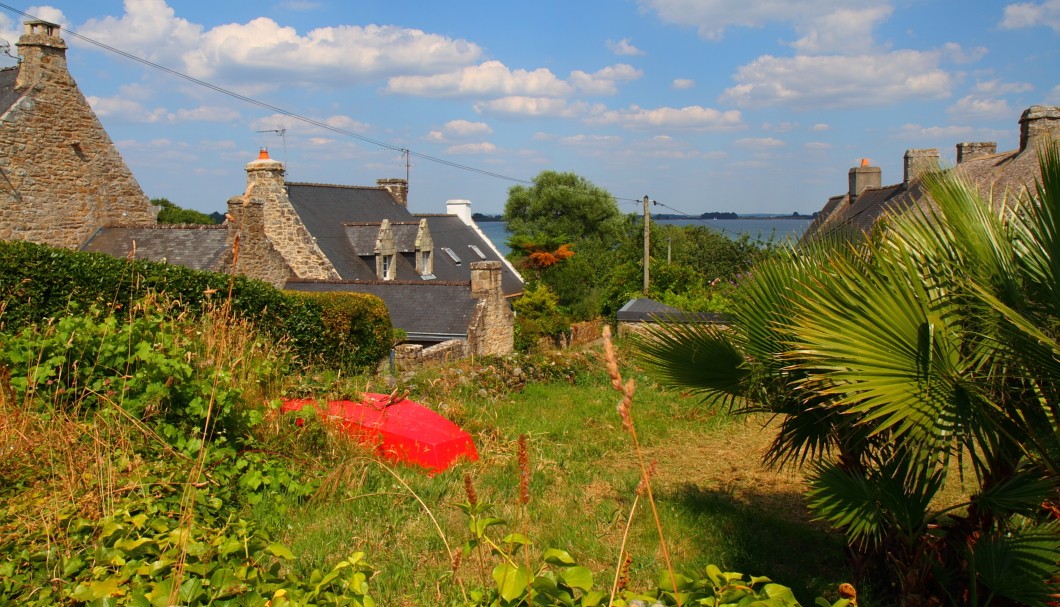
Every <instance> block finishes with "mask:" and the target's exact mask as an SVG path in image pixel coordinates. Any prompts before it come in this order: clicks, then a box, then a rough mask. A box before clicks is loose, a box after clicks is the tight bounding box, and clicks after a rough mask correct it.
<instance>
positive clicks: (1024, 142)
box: [803, 105, 1060, 242]
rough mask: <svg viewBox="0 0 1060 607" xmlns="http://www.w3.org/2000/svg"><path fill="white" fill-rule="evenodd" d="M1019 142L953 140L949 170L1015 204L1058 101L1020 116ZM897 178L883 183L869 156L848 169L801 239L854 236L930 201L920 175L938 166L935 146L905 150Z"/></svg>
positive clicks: (1057, 121) (1047, 137)
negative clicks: (1004, 146)
mask: <svg viewBox="0 0 1060 607" xmlns="http://www.w3.org/2000/svg"><path fill="white" fill-rule="evenodd" d="M1019 123H1020V147H1019V148H1018V149H1015V150H1010V151H1007V152H1001V153H998V152H997V144H996V143H995V142H963V143H958V144H957V165H956V166H955V167H953V168H952V169H951V170H953V171H956V173H957V174H958V175H959V176H961V177H962V178H964V179H966V180H968V181H969V182H970V183H972V184H974V185H975V186H976V188H978V189H979V192H980V194H981V195H982V196H983V198H984V199H985V200H991V201H993V202H994V203H995V204H1001V203H1002V202H1005V203H1006V204H1010V205H1011V204H1013V203H1015V201H1017V200H1018V199H1019V198H1021V197H1022V196H1023V195H1024V194H1025V193H1026V192H1027V190H1028V188H1032V187H1034V183H1035V181H1036V180H1037V179H1040V178H1041V170H1040V167H1039V164H1038V150H1039V149H1040V148H1041V146H1043V145H1045V144H1048V143H1049V142H1054V141H1060V107H1058V106H1047V105H1035V106H1031V107H1030V108H1028V109H1027V110H1026V111H1024V112H1023V115H1022V116H1021V117H1020V120H1019ZM903 161H904V162H903V167H904V175H903V179H902V181H901V183H896V184H892V185H886V186H885V185H882V174H881V171H880V168H879V167H874V166H870V165H869V162H868V161H867V160H863V161H862V162H861V166H857V167H854V168H852V169H850V172H849V176H848V188H847V191H846V192H844V193H843V194H840V195H837V196H832V197H831V198H829V199H828V201H827V202H826V203H825V205H824V207H823V208H822V209H821V211H820V213H818V214H817V218H816V219H814V221H813V223H812V224H810V226H809V228H807V230H806V233H805V234H804V235H803V242H808V241H810V240H812V239H815V238H819V237H822V236H825V235H837V234H838V235H843V236H847V237H858V236H860V235H861V234H864V233H865V232H868V231H869V230H871V229H872V227H873V226H874V225H876V222H877V221H878V220H879V219H880V218H881V217H883V216H884V215H885V214H886V213H889V212H902V211H904V210H905V209H908V208H910V207H912V206H914V205H921V204H930V200H929V199H928V197H927V194H926V193H925V191H924V187H923V179H922V177H923V175H924V174H926V173H927V172H932V171H938V170H940V165H939V151H938V149H937V148H929V149H914V150H907V151H906V152H905V156H904V158H903Z"/></svg>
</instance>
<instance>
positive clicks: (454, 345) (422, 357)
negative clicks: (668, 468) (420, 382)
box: [394, 339, 468, 371]
mask: <svg viewBox="0 0 1060 607" xmlns="http://www.w3.org/2000/svg"><path fill="white" fill-rule="evenodd" d="M467 355H468V343H467V342H466V341H464V340H462V339H450V340H448V341H443V342H441V343H439V344H435V345H433V346H430V347H427V348H424V347H423V346H421V345H418V344H402V345H400V346H397V347H396V348H394V366H395V367H396V370H397V371H410V370H413V369H420V368H423V367H429V366H431V365H437V364H441V363H446V362H450V361H454V360H459V359H461V358H464V357H465V356H467Z"/></svg>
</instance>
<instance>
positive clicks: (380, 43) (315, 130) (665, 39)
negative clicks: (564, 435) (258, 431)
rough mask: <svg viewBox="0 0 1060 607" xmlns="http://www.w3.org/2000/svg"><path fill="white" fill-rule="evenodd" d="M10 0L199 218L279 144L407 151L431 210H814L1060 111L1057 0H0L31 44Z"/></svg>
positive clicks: (311, 163)
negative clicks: (573, 198)
mask: <svg viewBox="0 0 1060 607" xmlns="http://www.w3.org/2000/svg"><path fill="white" fill-rule="evenodd" d="M12 9H14V10H12ZM15 11H22V12H24V13H27V14H30V15H34V16H36V17H39V18H42V19H45V20H48V21H52V22H55V23H59V24H60V25H62V26H63V27H64V28H66V29H67V30H69V31H67V32H64V33H63V37H64V39H65V40H66V42H67V44H69V46H70V49H69V50H68V51H67V58H68V64H69V68H70V71H71V73H72V74H73V76H74V78H75V80H76V81H77V83H78V85H79V87H80V89H81V91H82V93H83V94H84V95H85V96H86V98H87V99H88V101H89V103H90V104H91V105H92V107H93V109H94V110H95V112H96V114H97V115H98V116H99V118H100V120H101V122H102V123H103V125H104V127H105V128H106V130H107V132H108V133H109V134H110V137H111V139H113V140H114V142H115V144H116V145H117V147H118V150H119V151H120V152H121V154H122V156H123V157H124V159H125V161H126V163H127V164H128V165H129V166H130V168H131V169H132V171H133V174H134V175H135V176H136V178H137V180H138V181H139V183H140V185H141V187H142V188H143V189H144V191H145V193H146V194H147V195H148V196H149V197H152V198H155V197H165V198H168V199H169V200H171V201H173V202H175V203H177V204H178V205H181V206H183V207H186V208H192V209H197V210H200V211H204V212H212V211H223V210H224V209H225V208H226V206H225V205H226V201H227V200H228V199H229V198H230V197H232V196H236V195H240V194H242V193H243V190H244V188H245V183H246V180H245V172H244V166H245V164H246V163H247V162H250V161H251V160H253V159H255V158H257V156H258V151H259V149H260V148H261V147H263V146H264V147H267V148H268V150H269V154H270V155H271V156H272V157H273V158H274V159H276V160H280V161H281V162H284V163H286V165H287V178H288V180H289V181H296V182H311V183H334V184H346V185H375V182H376V179H381V178H393V177H400V178H404V177H405V176H406V171H407V174H408V176H409V184H410V185H409V207H410V209H411V210H413V211H414V212H419V213H442V212H445V201H446V200H448V199H466V200H470V201H471V203H472V211H473V212H479V213H487V214H492V213H502V212H503V210H504V203H505V201H506V200H507V196H508V190H509V188H510V187H512V186H513V185H518V184H525V183H526V182H528V181H530V180H532V179H533V177H534V176H535V175H537V174H538V173H540V172H541V171H544V170H554V171H570V172H574V173H577V174H578V175H581V176H582V177H584V178H586V179H588V180H589V181H591V182H593V183H594V184H596V185H598V186H600V187H603V188H605V189H607V190H608V191H610V192H611V193H612V194H613V195H614V196H615V197H616V198H617V199H618V202H619V205H620V209H621V210H622V211H623V212H638V211H639V209H640V207H641V205H640V203H639V202H637V201H638V200H639V199H641V198H642V197H643V196H645V195H647V196H649V197H651V198H652V199H653V200H655V201H657V202H658V203H659V204H660V205H662V206H661V207H653V209H654V212H680V213H687V214H692V215H698V214H700V213H703V212H707V211H735V212H737V213H741V214H750V213H778V214H791V213H794V212H800V213H812V212H814V211H817V210H819V209H820V208H821V207H822V206H823V204H824V202H825V200H826V198H827V197H828V196H831V195H835V194H840V193H843V192H844V191H845V190H846V188H847V171H848V170H849V169H850V168H851V167H853V166H857V165H858V164H859V162H860V159H861V158H868V159H869V160H870V162H871V164H872V165H874V166H879V167H881V169H882V172H883V182H884V184H889V183H898V182H901V180H902V155H903V153H904V152H905V150H907V149H914V148H938V149H939V151H940V153H941V157H942V161H943V163H946V164H953V163H954V162H955V145H956V144H957V143H958V142H962V141H996V142H997V144H998V150H999V151H1001V150H1009V149H1014V148H1016V147H1018V145H1019V125H1018V120H1019V116H1020V114H1021V113H1022V112H1023V110H1025V109H1026V108H1027V107H1030V106H1031V105H1035V104H1049V105H1060V0H1044V1H1043V0H1030V1H1028V2H1006V1H1004V0H991V1H984V0H975V1H968V0H961V1H957V0H949V1H941V0H939V1H935V0H880V1H875V0H870V1H861V0H804V1H799V0H740V1H738V2H737V1H733V0H574V1H572V0H563V1H559V0H533V1H525V2H506V1H496V0H492V1H487V0H481V1H479V0H475V1H466V0H450V1H449V2H437V1H435V0H430V1H428V0H402V1H400V2H398V1H395V0H389V1H376V0H356V1H348V0H274V1H270V0H253V1H251V0H224V1H213V2H204V1H199V0H185V1H179V0H170V1H169V2H166V1H165V0H125V1H124V2H119V1H110V0H92V1H86V0H63V1H54V2H51V3H50V4H35V5H26V4H16V3H14V2H12V0H0V39H3V40H6V41H7V42H8V43H10V44H11V54H14V52H15V47H14V43H15V42H16V41H17V39H18V36H19V34H20V32H21V25H20V24H21V23H22V21H23V20H24V19H25V17H24V16H23V15H20V14H18V13H17V12H15ZM74 34H77V35H76V36H75V35H74ZM104 45H105V46H104ZM106 47H110V49H116V51H121V52H122V53H125V54H127V55H131V56H134V57H139V58H142V59H145V60H147V61H150V62H152V63H154V64H157V65H159V66H163V67H165V68H167V69H168V70H169V71H165V70H162V69H158V68H156V67H151V66H148V65H146V64H144V63H141V62H138V61H135V60H133V59H130V58H128V57H126V56H123V55H122V54H120V53H118V52H116V51H115V50H109V49H107V48H106ZM14 64H15V60H14V59H13V58H11V57H8V56H4V55H0V67H7V66H11V65H14ZM174 72H175V73H177V74H183V75H184V76H187V77H188V78H182V77H180V76H178V75H175V74H174ZM191 79H195V80H197V81H199V82H202V83H206V84H208V85H211V86H205V85H203V84H198V83H195V82H193V81H192V80H191ZM218 89H222V90H221V91H219V90H218ZM229 93H230V94H229ZM301 118H305V119H308V120H302V119H301ZM402 150H410V151H411V154H409V155H407V156H406V155H405V154H404V153H403V152H402Z"/></svg>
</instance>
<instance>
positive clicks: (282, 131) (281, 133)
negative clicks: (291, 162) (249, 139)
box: [256, 126, 287, 174]
mask: <svg viewBox="0 0 1060 607" xmlns="http://www.w3.org/2000/svg"><path fill="white" fill-rule="evenodd" d="M256 132H258V133H276V134H277V135H279V136H280V139H282V140H283V172H284V174H286V173H287V137H286V136H285V135H286V134H287V129H285V128H283V127H280V126H278V127H276V128H274V129H268V130H265V131H256Z"/></svg>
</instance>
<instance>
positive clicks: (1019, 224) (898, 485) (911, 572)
mask: <svg viewBox="0 0 1060 607" xmlns="http://www.w3.org/2000/svg"><path fill="white" fill-rule="evenodd" d="M1041 158H1042V163H1041V170H1042V171H1041V172H1042V178H1041V181H1040V183H1039V184H1038V186H1037V188H1036V189H1035V190H1034V191H1032V192H1031V193H1030V194H1029V195H1028V196H1027V197H1026V198H1025V199H1024V200H1022V201H1020V204H1019V205H1018V207H1017V208H1018V211H1016V212H1012V211H1011V210H1009V211H1006V210H1005V208H1006V205H1005V204H1002V202H1004V201H993V202H994V204H992V201H985V200H983V199H981V197H980V195H979V193H978V192H977V190H976V189H975V188H974V187H973V186H971V185H969V184H967V183H964V182H962V181H961V180H960V179H959V178H957V177H955V176H953V174H952V173H951V174H947V175H944V176H940V177H937V178H935V179H932V180H930V183H929V184H928V190H929V192H930V196H931V199H932V200H933V202H934V205H933V206H931V207H925V209H924V210H919V211H909V212H906V213H905V214H903V215H901V216H899V217H896V218H893V219H892V220H890V221H889V222H888V224H886V225H885V226H884V227H883V229H881V230H879V231H877V232H876V233H874V234H872V235H871V236H870V237H869V238H867V239H865V240H863V241H861V242H859V243H856V244H850V243H818V244H816V245H813V246H810V247H807V248H804V249H800V250H793V251H789V252H788V253H787V254H786V255H783V256H775V257H773V258H770V259H768V260H766V261H764V262H763V263H761V264H759V265H758V266H756V267H755V268H754V270H753V272H752V275H751V276H750V277H749V278H748V279H747V280H746V281H745V282H744V283H743V284H742V285H741V287H740V289H739V290H738V291H737V293H736V296H735V299H734V301H733V304H732V305H733V308H734V309H733V311H732V318H733V320H734V324H733V326H732V327H731V328H730V329H729V330H719V329H715V328H711V327H695V326H670V327H666V328H664V329H662V330H661V331H660V332H659V333H658V334H657V335H656V336H655V339H653V340H647V341H645V342H644V344H643V352H644V355H645V358H646V360H647V361H648V363H649V365H650V366H651V367H652V368H653V369H654V371H655V372H656V373H657V374H658V375H660V376H661V377H662V378H663V379H664V380H665V381H667V382H669V383H672V384H675V385H679V386H683V387H686V388H691V389H693V390H697V391H699V392H700V393H702V394H703V395H704V396H706V397H708V398H711V399H715V400H717V401H718V402H721V403H725V404H727V405H728V406H730V407H731V408H733V409H736V410H740V411H756V410H758V411H768V412H771V413H775V414H778V415H779V417H780V431H779V433H778V436H777V438H776V439H775V441H774V443H773V444H772V446H771V449H770V452H769V458H770V459H771V461H773V462H775V463H794V464H809V466H810V470H811V478H812V488H811V490H810V494H809V499H810V506H811V508H812V509H813V510H814V511H815V512H816V514H817V515H818V516H819V517H820V518H822V519H824V520H827V521H829V522H831V523H832V524H834V525H835V526H836V527H838V528H840V529H842V530H843V531H844V532H845V533H846V535H847V538H848V540H849V542H850V545H851V548H852V549H853V553H854V554H855V555H856V557H857V559H858V564H859V565H860V566H861V567H862V568H863V570H867V571H875V572H877V573H879V572H882V573H885V574H888V575H889V576H890V579H891V581H892V583H893V584H895V585H896V587H897V589H898V595H899V600H900V602H901V603H902V604H905V605H922V604H930V603H931V601H932V600H943V601H946V602H949V603H951V604H958V605H978V604H989V603H991V602H1002V603H1004V604H1011V603H1018V604H1029V605H1046V604H1048V602H1049V600H1050V596H1055V593H1056V592H1057V591H1058V590H1060V588H1057V581H1058V580H1057V562H1058V561H1060V520H1057V513H1058V512H1060V510H1058V507H1057V504H1058V503H1060V500H1058V482H1057V479H1058V478H1060V467H1058V464H1060V428H1058V425H1057V417H1058V414H1060V342H1058V337H1060V276H1058V273H1060V151H1058V149H1057V147H1056V146H1055V145H1054V146H1053V147H1050V148H1048V149H1044V150H1042V153H1041ZM954 468H957V469H959V470H962V471H964V472H970V474H969V478H970V479H971V482H970V483H969V484H970V485H972V491H971V499H970V500H969V501H968V502H967V503H965V504H961V505H958V506H956V507H947V508H945V509H939V508H938V507H935V506H933V504H934V502H933V500H934V498H935V497H936V496H937V495H938V493H939V491H941V490H942V489H943V488H944V487H945V486H946V485H947V484H950V483H955V482H961V481H962V480H964V479H963V478H961V479H957V478H953V477H952V475H951V470H953V469H954ZM963 476H964V475H963V474H962V477H963Z"/></svg>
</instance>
